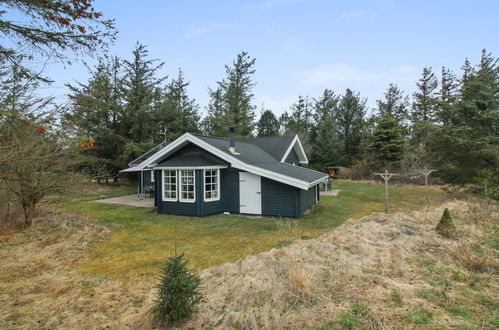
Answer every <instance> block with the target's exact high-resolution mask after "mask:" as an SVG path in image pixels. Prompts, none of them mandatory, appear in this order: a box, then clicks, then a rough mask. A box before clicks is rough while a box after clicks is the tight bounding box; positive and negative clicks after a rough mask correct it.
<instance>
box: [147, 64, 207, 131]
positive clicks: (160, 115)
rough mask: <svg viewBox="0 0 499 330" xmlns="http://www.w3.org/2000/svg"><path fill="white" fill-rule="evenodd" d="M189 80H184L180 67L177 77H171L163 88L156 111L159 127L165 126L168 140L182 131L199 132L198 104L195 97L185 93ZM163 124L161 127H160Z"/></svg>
mask: <svg viewBox="0 0 499 330" xmlns="http://www.w3.org/2000/svg"><path fill="white" fill-rule="evenodd" d="M188 86H189V82H188V81H185V80H184V74H183V72H182V70H181V69H179V71H178V76H177V78H175V79H173V80H172V81H171V82H170V83H169V84H168V85H167V86H166V88H165V91H164V94H163V99H162V100H161V103H160V104H159V105H158V110H157V111H156V112H157V114H156V116H157V119H158V121H157V122H158V124H159V125H157V126H156V127H157V128H158V131H159V129H161V128H166V130H167V133H168V136H167V139H168V140H173V139H175V138H177V137H179V136H180V135H182V134H183V133H186V132H190V133H198V132H199V119H200V118H199V106H198V104H197V103H196V100H195V99H190V98H189V95H188V94H187V87H188ZM161 125H163V127H161Z"/></svg>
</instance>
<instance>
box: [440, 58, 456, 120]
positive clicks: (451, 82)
mask: <svg viewBox="0 0 499 330" xmlns="http://www.w3.org/2000/svg"><path fill="white" fill-rule="evenodd" d="M457 88H458V83H457V81H456V76H455V75H454V73H452V71H451V70H449V69H447V68H446V67H442V71H441V78H440V90H439V91H438V102H437V111H436V117H437V122H438V123H440V124H442V125H448V124H449V123H450V119H451V117H452V107H453V105H454V103H455V102H456V100H457Z"/></svg>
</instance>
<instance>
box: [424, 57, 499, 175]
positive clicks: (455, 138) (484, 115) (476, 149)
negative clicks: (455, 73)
mask: <svg viewBox="0 0 499 330" xmlns="http://www.w3.org/2000/svg"><path fill="white" fill-rule="evenodd" d="M498 61H499V59H497V58H495V57H493V56H492V54H490V53H487V52H486V51H485V50H483V51H482V57H481V60H480V64H479V65H478V66H477V68H476V69H475V68H473V67H471V64H470V63H469V61H466V62H465V65H464V66H463V76H462V78H461V80H460V82H461V86H460V91H459V95H458V100H457V101H456V102H455V103H454V104H453V105H452V111H451V117H450V119H449V124H448V125H445V126H442V127H440V128H437V129H435V131H434V132H433V134H432V140H431V145H430V154H429V157H428V159H429V161H431V163H432V164H433V165H434V166H435V167H436V168H437V169H438V175H439V176H440V177H442V178H443V179H444V180H445V181H446V182H448V183H454V184H466V183H474V182H476V180H477V177H478V176H479V173H481V171H483V170H489V171H491V173H492V176H493V177H495V178H499V171H498V167H497V164H498V163H499V153H498V152H497V145H499V135H498V131H497V123H498V122H499V65H498ZM496 181H499V179H497V180H496Z"/></svg>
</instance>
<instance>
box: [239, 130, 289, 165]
mask: <svg viewBox="0 0 499 330" xmlns="http://www.w3.org/2000/svg"><path fill="white" fill-rule="evenodd" d="M294 138H295V136H294V135H288V136H268V137H256V138H243V139H236V141H240V142H246V143H251V144H255V145H257V146H258V147H260V148H261V149H262V150H264V151H265V152H267V153H268V154H269V155H271V156H272V157H274V158H275V159H277V160H279V161H280V160H281V159H282V157H283V156H284V154H285V153H286V151H287V150H288V147H289V145H290V144H291V142H293V139H294Z"/></svg>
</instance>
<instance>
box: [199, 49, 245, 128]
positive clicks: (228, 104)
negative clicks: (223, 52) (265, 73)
mask: <svg viewBox="0 0 499 330" xmlns="http://www.w3.org/2000/svg"><path fill="white" fill-rule="evenodd" d="M254 66H255V59H254V58H251V57H250V56H249V55H248V53H247V52H241V53H239V54H238V55H237V57H236V59H235V60H234V62H233V63H232V66H229V65H226V66H225V74H226V77H225V79H223V80H222V81H219V82H217V85H218V86H217V89H215V90H214V91H212V90H210V96H211V101H210V105H209V106H208V116H207V117H206V118H205V120H204V124H203V126H204V130H205V133H206V134H210V135H216V136H227V135H228V128H229V127H232V126H233V127H235V129H236V134H237V135H238V136H251V135H252V134H253V129H254V127H255V123H254V119H255V106H254V105H253V104H252V100H253V96H254V95H253V93H252V89H253V86H254V85H255V83H254V82H253V81H252V80H251V79H252V76H253V74H254V73H255V69H254Z"/></svg>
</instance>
